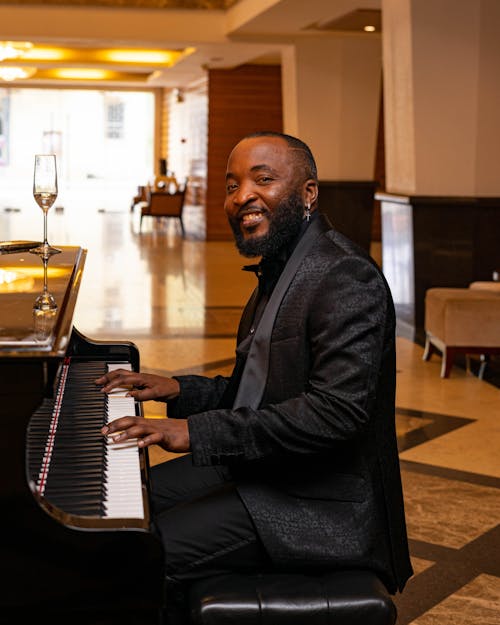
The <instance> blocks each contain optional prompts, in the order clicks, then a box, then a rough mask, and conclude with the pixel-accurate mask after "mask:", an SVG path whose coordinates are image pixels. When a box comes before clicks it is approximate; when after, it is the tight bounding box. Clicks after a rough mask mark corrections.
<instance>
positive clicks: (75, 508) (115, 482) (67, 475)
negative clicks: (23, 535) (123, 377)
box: [27, 358, 145, 526]
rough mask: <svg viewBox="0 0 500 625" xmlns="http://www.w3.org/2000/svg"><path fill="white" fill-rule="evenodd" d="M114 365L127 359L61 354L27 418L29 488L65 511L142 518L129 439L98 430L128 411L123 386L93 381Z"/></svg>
mask: <svg viewBox="0 0 500 625" xmlns="http://www.w3.org/2000/svg"><path fill="white" fill-rule="evenodd" d="M117 368H124V369H130V368H131V367H130V365H129V364H128V363H113V364H106V363H105V362H102V361H74V360H71V359H69V358H67V359H65V361H64V363H63V365H62V370H61V374H60V376H59V382H58V387H57V391H56V396H55V398H54V399H51V400H44V402H43V403H42V405H41V406H40V407H39V408H38V409H37V411H36V412H35V413H34V414H33V416H32V418H31V421H30V425H29V428H28V438H27V459H28V473H29V476H30V482H31V486H32V490H34V491H35V492H37V493H38V494H39V495H40V497H42V498H43V500H44V501H46V502H48V503H49V504H50V506H51V507H53V506H55V507H56V508H58V509H59V510H61V511H62V512H64V513H65V514H68V515H72V516H73V517H88V518H90V517H92V518H98V519H103V520H107V519H109V520H116V519H122V520H125V519H131V520H137V521H138V525H139V526H143V525H144V517H145V514H144V499H145V493H144V489H143V480H142V473H141V458H140V450H139V448H138V447H137V441H136V440H135V439H134V440H130V441H127V442H125V443H114V442H113V441H112V439H109V438H106V437H103V436H102V434H101V432H100V430H101V428H102V426H103V425H105V424H106V423H109V422H110V421H113V420H114V419H117V418H118V417H122V416H133V415H135V414H136V407H135V401H134V399H133V398H131V397H126V393H127V390H128V389H116V390H115V391H114V392H113V393H111V394H109V395H105V394H104V393H101V391H100V388H99V387H97V386H96V385H95V383H94V380H95V379H96V378H98V377H100V376H101V375H103V374H104V373H105V372H106V371H107V370H112V369H117ZM125 525H129V524H128V523H125ZM130 525H131V526H135V523H134V522H133V521H132V523H130Z"/></svg>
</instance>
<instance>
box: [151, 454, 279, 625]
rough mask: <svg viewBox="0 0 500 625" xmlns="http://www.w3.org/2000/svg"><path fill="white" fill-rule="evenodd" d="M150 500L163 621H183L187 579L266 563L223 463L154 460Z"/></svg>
mask: <svg viewBox="0 0 500 625" xmlns="http://www.w3.org/2000/svg"><path fill="white" fill-rule="evenodd" d="M151 503H152V509H153V524H154V528H153V529H154V531H156V532H157V533H158V535H159V536H160V537H161V540H162V543H163V547H164V551H165V573H166V612H168V613H169V615H170V616H168V617H167V616H166V617H165V623H169V624H170V623H172V624H173V623H184V622H186V621H185V620H184V617H183V616H182V612H183V610H184V609H185V605H184V602H185V596H186V589H187V587H188V585H189V582H190V581H192V580H195V579H199V578H202V577H208V576H210V575H217V574H220V573H228V572H238V573H244V572H257V571H265V570H268V569H269V568H270V564H271V562H270V559H269V556H268V555H267V553H266V551H265V549H264V547H263V545H262V543H261V541H260V539H259V537H258V535H257V532H256V530H255V527H254V525H253V522H252V519H251V518H250V516H249V514H248V512H247V510H246V508H245V506H244V504H243V502H242V500H241V499H240V496H239V495H238V492H237V490H236V485H235V483H234V482H233V481H232V478H231V473H230V471H229V470H228V469H227V468H225V467H195V466H193V464H192V461H191V455H189V454H188V455H185V456H181V457H179V458H176V459H174V460H171V461H169V462H165V463H163V464H160V465H156V466H154V467H152V469H151ZM174 599H175V600H174ZM178 613H179V614H181V616H179V615H178Z"/></svg>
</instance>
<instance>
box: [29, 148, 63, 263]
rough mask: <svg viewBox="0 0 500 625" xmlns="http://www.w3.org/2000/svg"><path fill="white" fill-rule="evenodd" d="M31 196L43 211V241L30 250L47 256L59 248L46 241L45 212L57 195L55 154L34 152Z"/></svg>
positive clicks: (56, 251) (55, 252)
mask: <svg viewBox="0 0 500 625" xmlns="http://www.w3.org/2000/svg"><path fill="white" fill-rule="evenodd" d="M33 196H34V198H35V201H36V203H37V204H38V206H39V207H40V208H41V209H42V211H43V243H42V244H41V245H39V246H38V247H35V248H33V249H32V250H30V252H33V253H34V254H40V255H41V256H43V257H49V256H51V255H52V254H57V253H58V252H60V251H61V250H59V249H57V248H56V247H52V246H51V245H49V243H48V241H47V213H48V212H49V208H50V207H51V206H52V204H54V202H55V201H56V197H57V167H56V155H55V154H36V155H35V171H34V175H33Z"/></svg>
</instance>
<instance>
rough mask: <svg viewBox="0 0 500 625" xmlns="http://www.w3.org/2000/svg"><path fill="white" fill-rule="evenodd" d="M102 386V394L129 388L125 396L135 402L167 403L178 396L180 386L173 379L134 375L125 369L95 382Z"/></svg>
mask: <svg viewBox="0 0 500 625" xmlns="http://www.w3.org/2000/svg"><path fill="white" fill-rule="evenodd" d="M95 383H96V384H97V385H102V389H101V391H102V392H103V393H110V392H112V391H113V390H114V389H116V388H127V387H128V388H129V389H130V390H129V391H128V393H127V395H128V396H129V397H133V398H134V399H137V401H148V400H150V399H154V400H156V401H167V400H169V399H174V398H175V397H178V396H179V393H180V386H179V382H178V381H177V380H174V378H164V377H162V376H160V375H152V374H149V373H136V372H134V371H127V370H125V369H116V370H115V371H110V372H109V373H106V374H105V375H103V376H102V377H100V378H97V380H95Z"/></svg>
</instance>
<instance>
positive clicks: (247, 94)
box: [206, 65, 283, 240]
mask: <svg viewBox="0 0 500 625" xmlns="http://www.w3.org/2000/svg"><path fill="white" fill-rule="evenodd" d="M208 102H209V105H208V107H209V110H208V176H207V196H206V198H207V199H206V215H207V239H208V240H226V239H232V234H231V231H230V228H229V226H228V224H227V219H226V216H225V214H224V210H223V204H224V195H225V191H224V178H225V172H226V163H227V158H228V156H229V153H230V151H231V150H232V148H233V147H234V146H235V144H236V143H237V142H238V141H239V140H240V139H241V138H242V137H243V136H245V135H246V134H248V133H250V132H255V131H258V130H273V131H278V132H281V131H282V129H283V116H282V97H281V68H280V67H279V66H274V65H243V66H241V67H238V68H236V69H225V70H209V80H208Z"/></svg>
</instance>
